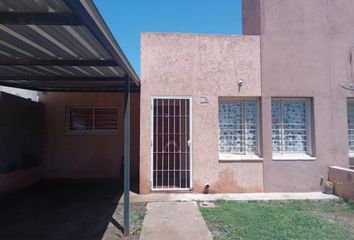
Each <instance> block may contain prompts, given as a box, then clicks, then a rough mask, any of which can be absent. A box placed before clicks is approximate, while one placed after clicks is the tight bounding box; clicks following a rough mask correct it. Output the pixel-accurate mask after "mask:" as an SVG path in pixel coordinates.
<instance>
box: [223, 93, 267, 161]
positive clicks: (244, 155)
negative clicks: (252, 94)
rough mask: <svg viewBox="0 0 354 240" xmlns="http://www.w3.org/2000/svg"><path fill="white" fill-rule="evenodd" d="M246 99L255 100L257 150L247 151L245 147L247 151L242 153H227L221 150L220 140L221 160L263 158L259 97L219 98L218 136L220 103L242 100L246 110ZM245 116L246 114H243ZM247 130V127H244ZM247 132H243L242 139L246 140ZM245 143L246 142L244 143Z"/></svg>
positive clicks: (244, 119) (243, 120)
mask: <svg viewBox="0 0 354 240" xmlns="http://www.w3.org/2000/svg"><path fill="white" fill-rule="evenodd" d="M246 101H254V102H255V111H256V112H255V115H256V116H255V119H256V131H255V132H256V146H255V147H256V151H255V152H254V153H251V152H247V151H246V149H245V152H244V153H242V152H240V153H225V152H220V142H218V151H219V160H220V161H233V160H236V161H240V160H242V161H247V160H253V161H254V160H256V161H257V160H260V161H261V160H263V159H262V158H261V157H260V132H261V131H260V126H261V125H260V100H259V98H247V97H246V98H219V100H218V130H219V131H218V137H219V138H220V131H221V129H220V116H219V109H220V103H235V102H242V104H243V111H246V108H245V105H246ZM243 115H244V116H245V114H243ZM245 121H246V118H243V119H242V122H243V123H245ZM244 131H246V128H245V129H244ZM245 135H246V134H245V133H243V136H242V138H243V139H242V141H244V142H245V141H246V139H245ZM243 144H245V143H243Z"/></svg>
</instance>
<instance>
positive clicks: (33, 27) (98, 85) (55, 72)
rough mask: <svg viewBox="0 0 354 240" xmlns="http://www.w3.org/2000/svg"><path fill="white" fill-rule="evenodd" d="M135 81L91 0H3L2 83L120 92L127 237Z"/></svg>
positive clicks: (0, 38) (0, 27)
mask: <svg viewBox="0 0 354 240" xmlns="http://www.w3.org/2000/svg"><path fill="white" fill-rule="evenodd" d="M139 84H140V80H139V77H138V76H137V75H136V73H135V72H134V70H133V68H132V67H131V65H130V63H129V62H128V60H127V58H126V57H125V55H124V53H123V52H122V50H121V49H120V47H119V45H118V43H117V42H116V40H115V39H114V37H113V35H112V34H111V32H110V31H109V29H108V27H107V26H106V24H105V22H104V21H103V18H102V17H101V15H100V14H99V12H98V10H97V9H96V7H95V5H94V4H93V2H92V1H90V0H17V1H13V0H2V1H1V2H0V85H1V86H7V87H14V88H21V89H28V90H34V91H39V92H124V232H125V234H128V233H129V188H130V182H129V179H130V176H129V172H130V93H131V92H139Z"/></svg>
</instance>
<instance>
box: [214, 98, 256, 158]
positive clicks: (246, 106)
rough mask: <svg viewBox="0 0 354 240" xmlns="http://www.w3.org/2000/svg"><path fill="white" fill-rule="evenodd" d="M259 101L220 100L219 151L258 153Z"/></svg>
mask: <svg viewBox="0 0 354 240" xmlns="http://www.w3.org/2000/svg"><path fill="white" fill-rule="evenodd" d="M257 117H258V101H257V100H254V99H248V100H245V99H244V100H227V101H226V100H225V101H224V100H222V101H220V102H219V152H220V153H232V154H240V155H246V154H257V137H258V136H257V131H258V127H257V125H258V124H257Z"/></svg>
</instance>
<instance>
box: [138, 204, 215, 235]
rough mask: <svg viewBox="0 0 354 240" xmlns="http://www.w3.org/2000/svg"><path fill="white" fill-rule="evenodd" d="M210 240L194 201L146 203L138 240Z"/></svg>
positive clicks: (208, 232)
mask: <svg viewBox="0 0 354 240" xmlns="http://www.w3.org/2000/svg"><path fill="white" fill-rule="evenodd" d="M166 239H168V240H211V239H212V237H211V233H210V231H209V229H208V227H207V225H206V223H205V221H204V219H203V217H202V216H201V214H200V212H199V209H198V205H197V203H196V202H153V203H148V204H147V212H146V216H145V218H144V223H143V228H142V231H141V234H140V240H166Z"/></svg>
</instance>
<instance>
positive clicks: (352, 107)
mask: <svg viewBox="0 0 354 240" xmlns="http://www.w3.org/2000/svg"><path fill="white" fill-rule="evenodd" d="M348 138H349V154H350V155H351V156H354V99H349V100H348ZM352 165H354V161H353V163H352Z"/></svg>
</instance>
